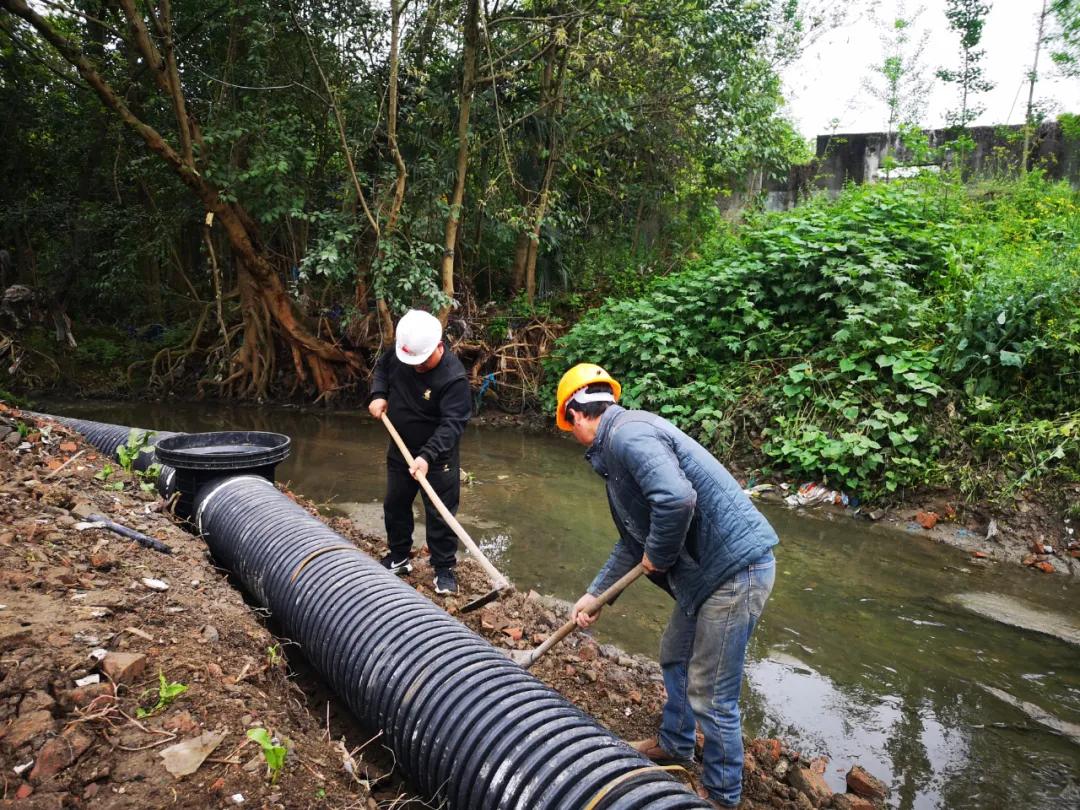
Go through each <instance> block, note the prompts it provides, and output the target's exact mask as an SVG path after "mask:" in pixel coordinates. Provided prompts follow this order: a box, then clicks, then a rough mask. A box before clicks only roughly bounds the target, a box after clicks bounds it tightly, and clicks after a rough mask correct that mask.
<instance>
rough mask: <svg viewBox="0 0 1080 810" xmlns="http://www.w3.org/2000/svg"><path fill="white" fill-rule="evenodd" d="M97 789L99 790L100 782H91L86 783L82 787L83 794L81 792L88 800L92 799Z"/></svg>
mask: <svg viewBox="0 0 1080 810" xmlns="http://www.w3.org/2000/svg"><path fill="white" fill-rule="evenodd" d="M99 790H101V785H100V783H98V782H91V783H90V784H89V785H87V786H86V787H85V788H83V794H82V795H83V798H84V799H88V800H89V799H92V798H94V797H95V796H97V794H98V791H99Z"/></svg>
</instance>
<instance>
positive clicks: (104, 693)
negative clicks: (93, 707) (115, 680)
mask: <svg viewBox="0 0 1080 810" xmlns="http://www.w3.org/2000/svg"><path fill="white" fill-rule="evenodd" d="M99 698H100V699H99ZM106 698H107V699H106ZM115 699H116V695H115V693H114V692H113V686H112V684H111V683H92V684H89V685H87V686H80V687H79V688H77V689H72V690H71V691H70V692H65V693H64V694H63V696H62V701H63V702H64V703H65V704H70V705H72V706H76V707H78V708H80V709H85V708H86V707H87V706H89V705H90V704H91V703H93V702H94V701H95V700H96V701H98V702H97V705H98V706H104V705H105V704H107V703H112V702H113V701H114V700H115Z"/></svg>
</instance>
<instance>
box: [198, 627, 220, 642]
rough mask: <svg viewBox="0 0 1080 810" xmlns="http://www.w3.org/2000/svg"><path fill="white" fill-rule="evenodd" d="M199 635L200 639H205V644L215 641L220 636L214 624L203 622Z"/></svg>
mask: <svg viewBox="0 0 1080 810" xmlns="http://www.w3.org/2000/svg"><path fill="white" fill-rule="evenodd" d="M201 635H202V640H203V641H205V642H206V643H207V644H213V643H214V642H215V641H217V640H218V638H220V635H219V634H218V631H217V628H216V627H214V625H212V624H204V625H203V628H202V632H201Z"/></svg>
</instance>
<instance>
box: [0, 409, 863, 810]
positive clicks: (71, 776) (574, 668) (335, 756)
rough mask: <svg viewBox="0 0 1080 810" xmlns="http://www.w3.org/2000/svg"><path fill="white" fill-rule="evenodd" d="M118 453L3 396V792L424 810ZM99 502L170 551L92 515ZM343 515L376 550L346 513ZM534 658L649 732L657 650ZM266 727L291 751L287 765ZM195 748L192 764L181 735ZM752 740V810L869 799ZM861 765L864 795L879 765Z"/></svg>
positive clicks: (536, 625)
mask: <svg viewBox="0 0 1080 810" xmlns="http://www.w3.org/2000/svg"><path fill="white" fill-rule="evenodd" d="M105 463H106V462H105V460H104V459H101V458H100V457H99V456H98V454H97V453H96V451H94V450H93V448H90V447H89V446H88V445H86V444H85V443H83V442H82V440H81V439H80V438H79V437H77V436H75V435H73V434H71V433H70V432H68V431H67V430H65V429H64V428H62V427H60V426H58V425H56V424H55V423H49V422H46V423H41V424H38V423H36V422H35V421H34V420H32V419H29V418H25V417H22V416H21V415H20V414H19V413H18V412H16V411H13V410H11V409H9V408H7V407H6V406H4V405H2V404H0V605H2V607H0V771H2V773H3V775H4V787H3V791H4V792H3V797H2V800H0V807H8V806H11V807H16V808H60V807H71V808H82V807H102V808H105V807H108V808H140V809H141V808H149V807H166V806H168V807H180V808H197V807H198V808H202V807H208V806H209V807H220V808H229V807H245V808H247V807H258V808H275V809H276V808H309V807H319V808H321V807H326V808H364V810H373V809H374V808H380V807H381V808H391V807H393V808H406V807H416V808H419V807H423V806H426V805H424V804H423V803H422V802H421V801H420V800H419V799H417V798H415V797H413V796H411V795H410V794H409V788H408V786H407V785H405V784H404V783H403V782H402V781H401V779H400V778H399V776H398V775H397V774H396V773H394V772H392V770H391V762H390V759H389V757H388V756H387V754H386V752H385V750H384V749H382V747H381V745H380V744H379V741H378V736H377V735H376V734H372V733H371V732H370V731H369V730H365V729H360V728H358V727H356V725H355V723H354V722H353V721H351V718H349V717H348V716H347V713H346V712H345V711H344V709H342V707H341V706H340V705H339V704H337V703H336V702H335V701H333V700H332V699H331V698H329V696H327V695H326V694H325V691H324V690H323V688H322V687H321V685H320V684H319V683H318V681H317V679H316V678H315V676H314V674H313V673H310V671H309V670H308V669H307V667H306V665H304V663H303V662H302V659H300V658H299V657H298V655H297V654H296V653H295V652H294V651H295V649H296V648H295V647H292V646H289V645H288V644H283V642H282V640H279V639H277V638H275V637H274V635H273V634H272V632H271V629H269V628H268V625H267V623H266V622H265V621H264V620H263V619H262V618H261V617H260V615H259V613H258V612H257V611H255V610H254V609H253V608H252V607H251V606H249V605H248V604H246V603H245V602H244V599H243V597H242V595H241V594H240V592H239V591H238V590H237V589H236V588H234V587H233V586H232V585H231V584H230V582H229V580H228V577H227V575H226V574H225V573H224V572H223V571H221V570H220V569H218V568H216V567H215V566H214V564H213V562H212V561H211V560H210V559H209V557H208V555H207V552H206V549H205V546H204V545H203V544H202V542H201V541H199V540H198V539H197V538H195V537H193V536H192V535H190V534H188V533H187V532H185V531H183V530H181V529H180V528H178V527H177V526H176V525H175V524H174V523H173V520H172V519H171V517H170V516H169V515H168V514H165V513H163V512H162V508H163V506H164V504H163V503H162V502H161V500H160V499H158V498H157V497H156V495H151V494H149V493H147V492H143V491H142V490H141V489H140V488H139V486H138V483H139V482H138V481H134V480H131V479H130V478H129V477H128V476H127V475H126V474H125V473H123V472H122V471H116V472H113V473H112V474H111V475H109V476H107V477H106V476H103V475H102V470H103V467H104V466H105ZM111 466H112V467H114V468H115V467H116V465H115V463H113V464H112V465H111ZM308 506H309V508H312V507H310V505H308ZM312 511H314V510H313V508H312ZM95 513H97V514H101V515H104V516H106V517H108V518H109V519H111V520H114V521H116V522H118V523H121V524H123V525H126V526H129V527H131V528H134V529H136V530H138V531H141V532H144V533H145V534H147V535H150V536H151V537H153V538H155V539H157V540H159V541H161V542H163V543H165V544H167V545H168V546H169V547H171V549H172V550H173V553H172V554H171V555H166V554H162V553H159V552H156V551H153V550H150V549H147V548H144V547H142V546H140V545H138V544H137V543H134V542H131V541H129V540H126V539H124V538H121V537H119V536H118V535H116V534H113V533H111V532H109V531H107V530H105V529H103V528H100V527H98V526H95V525H93V523H92V522H91V521H89V520H88V519H87V518H88V517H89V516H90V515H91V514H95ZM331 524H332V525H333V527H334V528H335V529H336V530H337V531H339V532H341V533H342V534H344V535H345V536H347V537H349V538H351V539H352V540H353V541H354V542H356V543H357V544H358V545H359V546H360V547H361V548H363V549H365V550H367V551H369V552H375V551H376V549H375V546H374V543H375V542H376V541H374V540H373V539H372V538H369V537H366V536H364V535H362V534H361V533H360V532H359V531H358V530H357V529H356V527H354V526H353V525H352V524H351V523H349V522H348V521H346V520H344V519H335V520H333V521H331ZM417 563H418V564H417V566H416V570H415V571H414V573H413V574H412V575H411V577H410V581H411V582H412V584H414V585H415V587H416V588H417V590H418V591H420V592H421V593H424V594H425V595H426V596H429V597H433V598H437V597H434V595H433V594H432V593H431V592H430V590H429V587H428V583H429V582H430V579H431V576H430V574H431V571H430V568H429V567H428V565H427V563H426V559H425V558H424V557H423V556H422V555H421V556H420V557H419V558H418V560H417ZM461 580H462V586H463V587H462V597H461V598H460V599H457V600H446V601H445V602H443V603H442V604H443V605H444V607H446V608H447V609H448V611H450V612H451V613H457V611H458V609H459V607H460V605H461V604H463V603H464V601H465V598H466V596H467V595H470V594H472V593H476V592H480V591H482V590H485V589H486V586H485V583H484V580H483V577H482V574H481V573H480V571H479V569H478V568H476V567H474V566H473V565H472V564H471V563H469V562H466V564H464V565H463V566H462V570H461ZM561 618H562V617H561V616H556V614H555V612H554V611H553V610H552V609H551V607H550V605H549V603H548V602H547V601H546V600H545V599H543V598H542V597H540V596H539V595H537V594H515V595H513V596H511V597H509V598H506V599H504V600H502V601H501V602H499V603H497V604H495V605H492V606H490V607H489V608H487V609H485V610H483V611H479V612H477V613H473V614H470V615H468V616H466V617H464V621H465V622H466V623H467V624H468V625H469V626H470V627H471V628H472V629H474V630H475V631H477V632H478V633H480V634H482V635H484V636H485V637H487V638H488V639H489V640H491V641H492V643H494V644H497V645H499V646H503V647H511V648H518V649H525V648H528V647H530V646H532V645H534V644H536V643H538V642H539V641H541V640H542V639H543V638H544V637H545V636H546V634H547V633H550V632H551V630H552V629H553V628H554V627H555V626H557V624H558V623H559V621H560V620H561ZM290 657H291V658H292V660H291V661H290ZM533 671H534V673H535V674H536V675H537V676H538V677H540V678H541V679H542V680H544V681H546V682H547V683H549V684H550V685H552V686H553V687H554V688H556V689H558V690H559V691H560V692H562V693H563V694H564V695H565V696H566V697H567V698H569V699H570V700H572V701H574V702H575V703H577V704H578V705H579V706H581V707H582V708H583V709H584V710H585V711H588V712H589V713H591V714H592V715H593V716H595V717H596V718H597V719H598V720H599V721H600V722H602V723H604V724H605V725H606V726H607V727H608V728H610V729H611V730H612V731H613V732H615V733H616V734H619V735H621V736H623V737H625V738H627V739H633V738H637V737H643V736H648V735H649V734H651V733H652V731H653V730H654V728H655V725H656V722H657V719H658V717H659V711H660V706H661V703H662V700H663V686H662V683H661V681H660V675H659V669H658V667H657V666H656V664H655V663H653V662H651V661H649V660H647V659H644V658H639V657H631V656H627V655H626V654H625V653H623V652H622V651H620V650H618V649H615V648H612V647H602V648H601V647H597V645H596V644H595V643H594V642H593V641H592V640H591V639H590V638H588V637H587V636H584V635H581V634H575V635H573V636H571V637H570V638H569V639H568V640H567V642H565V643H564V644H563V645H562V646H561V647H560V648H558V649H557V650H556V651H555V652H554V653H553V654H551V655H549V656H548V657H547V658H546V659H544V660H542V661H541V662H540V663H539V664H538V665H537V666H536V667H534V670H533ZM87 679H89V681H90V683H88V682H87ZM80 683H83V684H86V685H83V686H79V685H78V684H80ZM298 684H299V685H298ZM163 685H164V687H165V688H164V689H163V688H162V686H163ZM181 687H183V688H181ZM252 729H265V732H266V738H267V742H268V744H270V745H274V744H278V745H280V746H282V747H284V748H285V749H286V751H287V755H286V758H285V760H284V764H283V766H282V767H281V770H280V773H279V774H278V776H277V778H276V779H274V778H273V777H272V775H271V773H270V772H269V771H268V767H267V761H266V759H265V758H264V755H263V753H262V752H261V750H260V746H259V744H258V743H256V742H255V741H253V740H251V739H249V737H248V734H247V732H248V731H249V730H252ZM256 733H257V734H258V733H259V732H256ZM196 744H200V745H201V748H199V749H198V750H197V751H196V752H195V753H194V754H192V753H191V752H190V751H189V752H188V755H189V757H191V756H194V759H193V760H190V761H189V764H188V767H187V768H186V769H185V768H183V767H181V766H182V765H183V763H182V762H181V757H180V755H179V754H180V753H181V752H179V751H178V749H177V746H178V745H179V746H181V748H182V747H184V746H185V745H186V746H187V747H189V748H195V747H196ZM747 750H748V755H747V759H746V768H745V785H746V790H745V794H744V795H745V801H744V804H743V806H744V807H745V808H765V807H775V808H810V807H825V806H831V807H837V808H851V807H858V808H870V807H872V806H874V805H873V804H872V803H870V802H865V801H864V800H862V799H860V798H858V797H857V796H855V795H854V794H842V795H836V796H833V795H832V794H831V793H830V792H829V791H828V788H827V787H825V784H824V780H823V779H822V778H821V773H822V771H823V770H824V768H825V763H824V761H823V760H812V761H806V758H805V757H802V756H800V755H799V754H798V753H796V752H793V751H790V750H788V749H787V748H786V747H785V746H784V745H783V744H782V743H781V742H780V741H778V740H755V741H752V742H748V749H747ZM350 752H351V756H350ZM271 756H272V754H271ZM170 768H171V769H172V771H175V772H177V773H178V774H179V775H174V773H173V772H170ZM184 770H189V771H190V772H189V773H182V771H184ZM852 778H853V780H854V781H853V784H857V785H860V786H861V789H863V790H864V792H867V791H869V790H870V788H869V787H868V786H870V785H872V780H870V779H869V778H863V777H862V776H861V775H860V774H859V773H856V774H855V775H854V776H853V777H852Z"/></svg>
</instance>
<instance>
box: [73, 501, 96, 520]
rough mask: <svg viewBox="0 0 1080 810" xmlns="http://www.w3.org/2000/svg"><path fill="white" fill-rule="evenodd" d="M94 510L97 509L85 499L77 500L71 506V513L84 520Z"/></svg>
mask: <svg viewBox="0 0 1080 810" xmlns="http://www.w3.org/2000/svg"><path fill="white" fill-rule="evenodd" d="M96 511H97V509H96V508H95V507H94V506H92V505H90V504H88V503H87V502H86V501H78V502H77V503H76V504H75V505H74V506H73V507H71V514H72V515H73V516H74V517H76V518H78V519H79V520H86V519H87V518H88V517H90V515H92V514H94V513H95V512H96Z"/></svg>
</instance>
